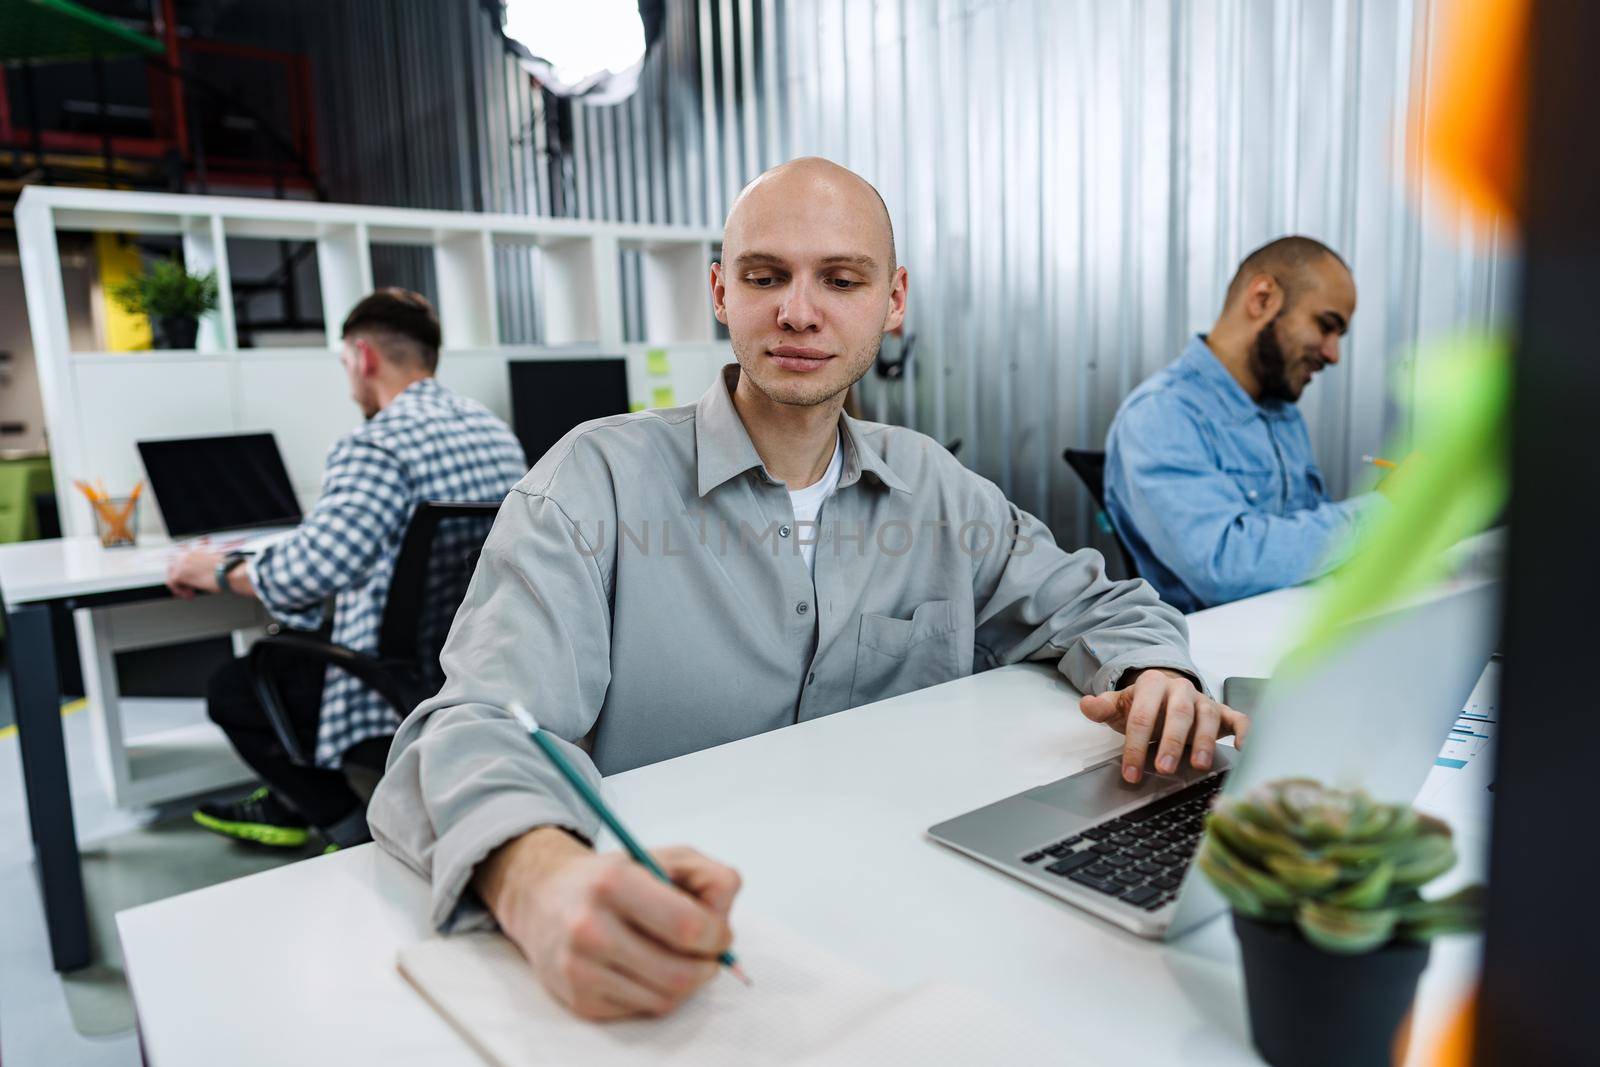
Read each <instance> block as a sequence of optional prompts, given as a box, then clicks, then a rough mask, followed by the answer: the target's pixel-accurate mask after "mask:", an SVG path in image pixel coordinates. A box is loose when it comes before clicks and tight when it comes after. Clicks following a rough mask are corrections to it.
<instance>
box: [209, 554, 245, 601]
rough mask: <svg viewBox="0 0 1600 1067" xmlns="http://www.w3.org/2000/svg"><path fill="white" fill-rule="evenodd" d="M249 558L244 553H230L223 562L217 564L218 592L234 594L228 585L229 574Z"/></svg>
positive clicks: (224, 557)
mask: <svg viewBox="0 0 1600 1067" xmlns="http://www.w3.org/2000/svg"><path fill="white" fill-rule="evenodd" d="M248 558H249V557H247V556H246V555H245V554H244V553H243V552H229V553H228V554H227V555H226V556H223V557H222V561H221V562H220V563H218V564H217V570H216V577H217V592H219V593H231V592H233V590H232V589H231V588H230V587H229V585H228V572H229V571H231V570H233V568H235V567H237V566H238V565H239V564H241V563H243V562H244V561H245V560H246V559H248Z"/></svg>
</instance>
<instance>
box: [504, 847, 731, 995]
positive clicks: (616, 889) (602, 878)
mask: <svg viewBox="0 0 1600 1067" xmlns="http://www.w3.org/2000/svg"><path fill="white" fill-rule="evenodd" d="M651 855H652V856H653V857H654V858H655V860H656V862H657V863H658V864H659V865H660V866H661V867H662V868H663V870H665V872H666V873H667V875H668V876H669V877H671V879H672V881H673V884H672V885H666V884H664V883H662V882H661V881H659V880H658V879H656V878H655V877H654V876H653V875H652V874H651V873H650V872H649V871H648V870H646V869H645V868H644V867H643V866H641V865H640V864H638V863H635V862H634V861H633V860H631V859H630V858H629V857H628V856H627V855H626V854H624V853H621V852H609V853H596V852H594V851H592V850H591V849H590V848H589V847H588V846H586V845H584V844H583V843H582V842H581V841H579V840H578V839H577V838H576V837H573V836H572V835H571V834H569V833H567V832H566V831H565V830H561V829H558V828H556V827H541V828H539V829H535V830H531V831H529V832H528V833H525V834H523V835H522V836H521V837H518V838H515V839H513V840H512V841H509V842H507V843H506V844H504V845H502V846H500V848H498V849H496V850H495V851H494V852H492V853H490V855H489V857H488V858H487V859H486V860H484V861H483V862H482V863H481V864H479V865H478V868H477V872H476V874H475V875H474V876H473V887H474V888H475V889H476V890H477V892H478V895H479V896H480V897H482V898H483V901H484V903H486V904H487V905H488V907H489V910H490V911H491V912H493V914H494V916H495V918H496V919H497V920H498V921H499V923H500V927H501V929H502V930H503V931H504V932H505V934H506V936H508V937H510V938H511V940H512V941H514V942H515V943H516V945H517V947H518V948H520V949H521V950H522V954H523V955H524V956H526V957H527V959H528V962H529V963H530V964H531V965H532V966H533V969H534V972H535V973H536V974H537V975H538V976H539V980H540V982H542V983H543V984H544V986H545V988H546V989H548V990H549V991H550V992H551V994H552V995H554V996H555V997H556V999H557V1000H559V1001H561V1002H562V1003H563V1004H565V1005H566V1006H567V1007H568V1008H569V1009H571V1010H572V1011H573V1012H574V1013H575V1014H577V1015H579V1016H581V1017H583V1018H586V1019H597V1020H598V1019H621V1018H630V1017H635V1016H659V1015H665V1014H667V1013H668V1012H670V1011H672V1010H673V1009H674V1008H676V1007H677V1006H678V1005H679V1004H681V1003H683V1002H684V1001H685V1000H687V999H688V998H689V996H690V995H691V994H693V993H694V992H695V990H697V989H699V988H700V987H701V986H702V985H704V984H705V983H706V982H708V981H710V980H711V979H712V978H713V977H714V976H715V975H716V973H717V971H718V970H719V964H718V957H719V956H720V955H721V954H722V953H723V952H725V951H727V949H728V947H729V946H730V945H731V944H732V943H733V932H732V930H731V929H730V928H729V926H728V913H729V911H730V909H731V908H732V907H733V898H734V896H735V895H736V894H737V893H738V892H739V884H740V883H739V875H738V873H737V872H736V871H734V870H733V869H732V868H731V867H726V866H724V865H722V864H720V863H717V862H716V861H714V860H711V859H708V858H707V857H705V856H703V855H701V854H700V853H698V852H696V851H695V850H694V849H691V848H685V847H682V846H678V847H673V848H663V849H658V850H653V851H652V853H651Z"/></svg>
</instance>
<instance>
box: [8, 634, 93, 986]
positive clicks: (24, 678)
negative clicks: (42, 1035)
mask: <svg viewBox="0 0 1600 1067" xmlns="http://www.w3.org/2000/svg"><path fill="white" fill-rule="evenodd" d="M7 625H8V628H9V630H10V638H11V640H10V644H11V695H12V698H13V701H14V703H15V705H16V711H17V740H18V742H19V743H20V746H21V749H22V783H23V791H24V792H25V794H26V795H27V800H28V823H29V826H30V828H31V829H32V831H33V851H34V856H35V858H36V861H37V863H38V865H39V890H40V893H41V894H42V895H43V897H44V917H45V924H46V926H48V927H49V930H50V955H51V958H52V959H53V960H54V961H55V968H56V970H58V971H75V970H77V969H79V968H80V967H85V966H88V964H89V918H88V913H87V911H86V909H85V907H84V900H83V871H82V869H81V867H80V866H79V860H78V834H77V829H76V827H75V826H74V825H73V821H72V789H71V786H70V785H69V783H68V781H67V748H66V739H65V737H64V736H63V734H62V730H61V691H60V689H59V688H58V683H57V681H56V649H55V639H54V637H53V636H52V634H51V631H50V609H49V608H48V607H46V606H44V605H42V604H39V605H29V606H26V607H21V608H17V609H15V610H13V611H11V612H10V613H9V615H8V617H7Z"/></svg>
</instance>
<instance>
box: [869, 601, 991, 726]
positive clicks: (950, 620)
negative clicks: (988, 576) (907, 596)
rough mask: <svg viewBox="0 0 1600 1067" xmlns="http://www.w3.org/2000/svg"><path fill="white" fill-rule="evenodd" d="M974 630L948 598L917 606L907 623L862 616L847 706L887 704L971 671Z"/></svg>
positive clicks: (887, 618)
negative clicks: (883, 702)
mask: <svg viewBox="0 0 1600 1067" xmlns="http://www.w3.org/2000/svg"><path fill="white" fill-rule="evenodd" d="M972 641H973V631H972V627H971V626H969V625H962V622H961V618H960V616H959V614H958V613H957V611H956V607H955V602H954V601H952V600H930V601H928V602H927V603H926V604H921V605H918V607H917V609H916V610H915V611H914V612H912V613H911V618H909V619H896V618H893V617H891V616H888V615H862V616H861V634H860V643H859V645H858V647H857V648H856V673H855V680H854V682H853V683H852V684H851V687H850V705H851V706H852V707H854V706H856V705H858V704H869V703H871V702H872V701H874V700H887V699H888V698H889V697H893V696H899V695H901V694H902V693H911V692H915V691H916V690H918V689H926V688H927V687H928V686H930V685H938V684H939V683H941V682H948V681H951V680H953V679H956V678H962V677H965V676H966V675H968V674H971V673H972Z"/></svg>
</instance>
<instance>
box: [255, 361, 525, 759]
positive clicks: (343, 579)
mask: <svg viewBox="0 0 1600 1067" xmlns="http://www.w3.org/2000/svg"><path fill="white" fill-rule="evenodd" d="M526 472H527V465H526V463H525V462H524V460H523V456H522V446H521V445H520V444H518V442H517V439H516V437H514V436H513V435H512V433H511V430H510V429H509V428H508V427H507V426H506V424H505V423H504V422H502V421H501V420H500V419H499V418H498V417H496V416H495V414H494V413H493V412H491V411H490V410H489V409H488V408H486V407H484V406H483V405H482V404H480V403H478V402H477V401H475V400H469V399H467V398H465V397H459V396H456V395H455V394H454V393H452V392H450V390H448V389H446V388H445V387H444V386H442V385H440V384H439V383H438V381H436V380H435V379H433V378H424V379H422V380H420V381H417V382H414V383H412V384H411V386H409V387H408V388H407V389H406V390H405V391H404V392H403V393H401V394H400V395H399V396H397V397H395V399H394V400H393V401H392V402H391V403H390V404H389V405H388V406H387V407H385V408H384V409H383V410H382V411H380V412H378V414H376V415H374V416H373V417H372V418H371V419H370V420H368V421H367V423H366V424H365V425H363V426H361V427H359V428H358V429H355V430H352V431H351V432H350V433H348V434H346V435H345V436H344V437H342V438H340V439H339V441H337V442H336V443H335V444H334V446H333V448H332V449H331V450H330V451H329V453H328V461H327V465H326V468H325V470H324V472H323V479H322V494H321V496H320V497H319V498H318V500H317V503H316V506H315V507H314V508H312V509H311V513H310V514H309V515H307V516H306V517H305V519H304V520H303V521H302V522H301V523H300V526H299V527H298V528H297V529H296V530H295V531H294V533H292V534H290V535H289V536H288V537H287V538H285V539H284V540H282V541H279V542H278V543H276V544H274V545H273V546H272V547H271V548H269V549H267V550H266V551H265V552H263V553H262V554H261V556H260V557H259V558H257V559H256V560H254V561H253V562H252V564H251V567H250V577H251V579H252V580H253V581H254V582H255V588H256V593H257V595H258V596H259V597H260V598H261V603H262V604H263V605H265V606H266V608H267V610H268V611H270V612H271V613H272V615H273V617H274V618H276V619H277V620H278V621H279V622H281V623H283V624H284V625H286V626H292V627H294V628H296V629H301V630H314V629H316V628H317V627H318V626H320V625H321V623H322V618H323V611H324V606H325V602H326V600H327V598H328V597H330V596H331V597H333V598H334V609H333V635H332V639H333V641H334V643H335V644H340V645H344V646H346V647H348V648H352V649H354V650H356V651H357V652H368V653H372V652H376V651H377V648H378V626H379V622H380V620H381V618H382V616H383V606H384V601H385V599H386V598H387V596H388V592H389V579H390V577H391V575H392V574H393V572H394V563H395V557H396V555H398V554H399V551H400V542H401V540H402V539H403V538H404V537H405V531H406V524H407V523H408V522H409V521H410V519H411V513H412V511H414V510H415V509H416V506H417V505H418V504H420V503H421V502H423V501H425V500H453V501H499V500H502V499H504V497H505V495H506V493H508V492H509V491H510V490H511V487H512V486H513V485H515V484H516V483H517V481H518V480H519V479H520V478H521V477H522V476H523V474H525V473H526ZM407 710H409V709H407ZM399 725H400V719H399V717H398V716H397V713H396V711H395V709H394V708H392V707H390V706H389V703H388V702H387V701H386V700H384V699H383V698H382V697H380V696H379V695H378V694H377V693H375V692H373V691H372V690H371V689H368V688H367V687H366V686H364V685H362V684H361V683H360V682H358V681H357V680H356V679H355V678H354V677H352V676H351V675H349V674H346V673H345V672H344V671H341V670H338V669H337V668H332V667H330V668H329V669H328V672H327V674H326V676H325V677H324V680H323V688H322V718H321V722H320V724H319V726H318V728H317V751H316V761H317V763H318V765H319V766H324V767H337V766H338V765H339V762H340V760H341V759H342V757H343V755H344V753H345V752H347V751H348V750H349V749H350V747H351V746H352V745H355V744H357V743H359V742H361V741H364V740H366V739H367V738H369V737H382V736H387V735H389V734H392V733H394V731H395V729H396V728H397V727H398V726H399Z"/></svg>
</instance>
